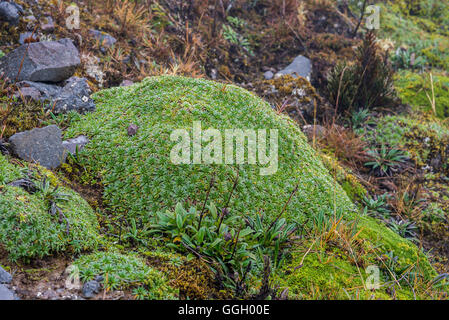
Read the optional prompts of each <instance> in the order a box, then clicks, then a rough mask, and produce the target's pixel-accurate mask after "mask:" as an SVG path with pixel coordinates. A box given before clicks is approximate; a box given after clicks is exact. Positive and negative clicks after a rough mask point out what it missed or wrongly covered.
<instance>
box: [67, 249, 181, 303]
mask: <svg viewBox="0 0 449 320" xmlns="http://www.w3.org/2000/svg"><path fill="white" fill-rule="evenodd" d="M73 266H74V267H72V275H75V274H76V273H78V274H79V277H80V279H81V280H82V281H83V282H87V281H90V280H93V279H95V278H96V277H97V276H101V277H102V278H103V280H102V284H103V287H104V288H105V289H107V290H124V289H133V294H134V295H135V297H136V298H137V299H151V300H153V299H158V300H169V299H173V298H174V293H175V291H174V290H173V289H172V288H170V287H169V286H168V281H167V279H166V278H165V276H164V275H163V274H162V273H161V272H159V271H157V270H155V269H153V268H151V267H149V266H147V265H146V263H145V261H144V260H143V259H141V258H139V257H138V256H137V255H135V254H127V255H123V254H120V253H117V252H97V253H93V254H90V255H85V256H82V257H80V258H79V259H78V260H76V261H75V262H74V264H73Z"/></svg>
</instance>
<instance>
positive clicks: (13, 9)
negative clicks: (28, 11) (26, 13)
mask: <svg viewBox="0 0 449 320" xmlns="http://www.w3.org/2000/svg"><path fill="white" fill-rule="evenodd" d="M21 14H23V8H22V6H21V5H19V4H17V3H14V2H6V1H1V2H0V20H2V21H6V22H8V23H9V24H11V25H14V26H15V25H17V24H18V23H19V20H20V15H21Z"/></svg>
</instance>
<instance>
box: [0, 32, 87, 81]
mask: <svg viewBox="0 0 449 320" xmlns="http://www.w3.org/2000/svg"><path fill="white" fill-rule="evenodd" d="M24 57H25V58H24ZM22 60H23V66H22V69H20V66H21V64H22ZM80 64H81V61H80V57H79V52H78V49H76V47H75V46H74V45H73V43H72V40H70V39H61V40H59V41H43V42H34V43H30V44H24V45H22V46H20V47H18V48H17V49H15V50H13V51H11V52H10V53H9V54H8V55H6V56H5V57H3V58H1V59H0V73H1V72H4V73H5V75H6V77H8V78H9V79H10V80H15V79H16V78H17V79H18V81H23V80H29V81H36V82H60V81H64V80H66V79H68V78H69V77H71V76H72V75H73V73H74V71H75V69H76V67H77V66H79V65H80ZM19 71H20V74H19ZM17 75H18V76H17Z"/></svg>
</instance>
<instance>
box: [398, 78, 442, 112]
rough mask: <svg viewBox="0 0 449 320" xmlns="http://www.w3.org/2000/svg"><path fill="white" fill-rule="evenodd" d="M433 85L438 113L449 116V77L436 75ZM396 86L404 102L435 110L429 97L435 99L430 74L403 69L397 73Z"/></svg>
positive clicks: (426, 109)
mask: <svg viewBox="0 0 449 320" xmlns="http://www.w3.org/2000/svg"><path fill="white" fill-rule="evenodd" d="M433 86H434V94H435V109H436V115H437V116H438V117H440V118H447V117H449V77H446V76H443V75H438V74H436V75H434V76H433ZM395 87H396V90H397V91H398V93H399V97H400V98H401V99H402V101H403V102H404V103H408V104H410V105H412V106H413V107H415V108H416V109H418V110H421V111H428V112H433V110H432V104H431V102H430V100H429V97H430V99H433V96H432V89H431V81H430V76H429V74H424V75H422V74H417V73H413V72H409V71H402V72H400V73H398V74H397V75H396V79H395ZM426 93H427V94H426Z"/></svg>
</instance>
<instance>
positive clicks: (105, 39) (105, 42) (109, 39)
mask: <svg viewBox="0 0 449 320" xmlns="http://www.w3.org/2000/svg"><path fill="white" fill-rule="evenodd" d="M89 34H90V35H91V36H92V37H93V38H95V39H97V40H98V41H99V42H100V45H101V46H105V47H107V48H110V47H112V46H113V45H114V44H115V43H116V42H117V39H115V38H114V37H113V36H111V35H109V34H107V33H106V32H102V31H98V30H94V29H90V30H89Z"/></svg>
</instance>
